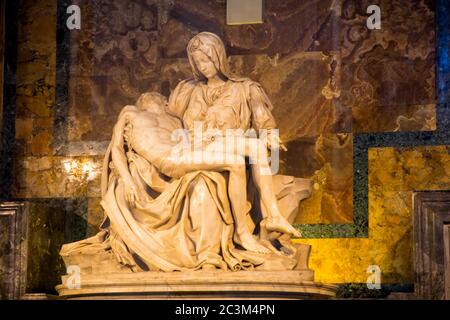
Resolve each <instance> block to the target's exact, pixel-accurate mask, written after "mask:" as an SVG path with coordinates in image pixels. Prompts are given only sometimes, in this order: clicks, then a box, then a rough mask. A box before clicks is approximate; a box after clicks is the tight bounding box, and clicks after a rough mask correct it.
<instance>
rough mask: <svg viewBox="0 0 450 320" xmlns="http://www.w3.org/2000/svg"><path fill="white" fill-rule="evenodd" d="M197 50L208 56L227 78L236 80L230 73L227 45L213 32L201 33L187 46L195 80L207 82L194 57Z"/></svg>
mask: <svg viewBox="0 0 450 320" xmlns="http://www.w3.org/2000/svg"><path fill="white" fill-rule="evenodd" d="M197 50H199V51H201V52H203V53H204V54H206V55H207V56H208V57H209V58H210V59H211V61H212V62H213V63H214V65H215V66H216V68H217V70H219V71H220V72H221V73H222V74H223V75H224V76H225V77H227V78H228V79H232V80H235V77H234V76H233V75H232V74H231V72H230V67H229V65H228V59H227V54H226V51H225V45H224V44H223V42H222V40H221V39H220V38H219V37H218V36H217V35H215V34H214V33H211V32H201V33H199V34H197V35H196V36H194V37H193V38H192V39H191V40H190V41H189V44H188V46H187V54H188V57H189V63H190V64H191V68H192V72H193V73H194V77H195V79H196V80H205V76H204V75H203V74H202V73H201V72H200V71H199V70H198V68H197V66H196V64H195V62H194V59H193V56H192V55H193V53H194V52H195V51H197ZM236 80H237V79H236Z"/></svg>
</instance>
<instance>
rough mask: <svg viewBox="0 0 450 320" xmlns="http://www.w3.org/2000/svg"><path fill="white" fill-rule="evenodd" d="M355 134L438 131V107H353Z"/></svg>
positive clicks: (430, 105)
mask: <svg viewBox="0 0 450 320" xmlns="http://www.w3.org/2000/svg"><path fill="white" fill-rule="evenodd" d="M352 114H353V130H354V131H355V132H378V131H384V132H395V131H433V130H436V105H434V104H429V105H418V106H380V107H368V106H363V107H353V108H352Z"/></svg>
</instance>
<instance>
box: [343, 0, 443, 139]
mask: <svg viewBox="0 0 450 320" xmlns="http://www.w3.org/2000/svg"><path fill="white" fill-rule="evenodd" d="M372 4H377V5H379V6H380V7H381V19H382V20H381V30H369V29H368V28H367V27H366V20H367V17H368V14H367V13H366V8H367V7H368V6H369V5H372ZM434 15H435V13H434V5H433V4H432V3H431V1H426V0H412V1H404V0H396V1H391V0H377V1H369V0H364V1H355V0H346V1H344V2H343V5H342V30H341V32H342V33H341V40H342V41H343V44H342V46H341V58H342V73H341V79H342V81H341V89H342V93H341V97H340V101H341V103H342V104H343V105H346V106H349V107H357V108H368V109H369V111H367V112H362V111H360V110H358V111H356V112H354V114H358V115H359V116H360V117H357V118H355V123H354V129H355V132H359V131H390V130H393V129H392V125H391V123H392V119H391V118H390V117H391V116H392V113H389V112H387V113H385V115H383V114H382V115H379V116H378V117H377V118H378V119H379V120H378V121H376V124H372V123H371V124H370V125H368V124H367V123H369V122H371V121H372V119H371V118H366V119H363V118H362V117H361V116H362V115H363V114H367V115H368V116H370V115H371V114H372V112H371V111H370V109H372V108H374V107H379V106H382V107H387V106H389V107H392V108H396V107H398V108H399V110H398V111H397V113H396V115H397V117H398V116H403V117H408V116H409V115H410V114H408V113H407V114H403V112H405V111H406V110H411V109H412V108H413V107H410V106H415V105H423V104H426V105H428V104H434V103H436V97H435V68H434V63H435V62H434V60H435V26H434ZM402 108H403V109H402ZM397 117H396V118H397ZM424 121H425V120H424ZM383 123H387V125H384V124H383ZM367 126H368V127H367ZM416 127H418V126H416ZM422 127H423V128H427V126H426V123H425V122H423V126H422ZM406 130H407V129H406ZM424 130H425V129H424Z"/></svg>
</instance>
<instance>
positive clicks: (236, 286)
mask: <svg viewBox="0 0 450 320" xmlns="http://www.w3.org/2000/svg"><path fill="white" fill-rule="evenodd" d="M313 279H314V272H313V271H312V270H296V271H277V272H274V271H238V272H223V271H208V272H205V271H192V272H171V273H165V272H140V273H128V274H109V275H82V276H81V287H80V289H69V288H68V287H67V285H66V283H67V280H68V276H63V277H62V282H63V284H61V285H59V286H57V287H56V290H57V291H58V293H59V295H60V297H61V298H62V299H108V300H109V299H233V298H234V299H236V298H240V299H262V298H264V299H283V298H288V299H329V298H332V297H334V296H335V292H336V289H337V287H336V286H334V285H327V284H320V283H314V281H313Z"/></svg>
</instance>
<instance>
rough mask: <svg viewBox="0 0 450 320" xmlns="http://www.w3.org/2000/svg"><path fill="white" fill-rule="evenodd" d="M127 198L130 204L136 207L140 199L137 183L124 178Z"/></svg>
mask: <svg viewBox="0 0 450 320" xmlns="http://www.w3.org/2000/svg"><path fill="white" fill-rule="evenodd" d="M124 192H125V200H126V201H127V202H128V203H129V204H130V206H132V207H135V205H136V201H137V200H138V199H139V194H138V191H137V187H136V184H135V183H134V182H133V181H130V180H124Z"/></svg>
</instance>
